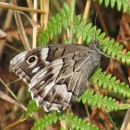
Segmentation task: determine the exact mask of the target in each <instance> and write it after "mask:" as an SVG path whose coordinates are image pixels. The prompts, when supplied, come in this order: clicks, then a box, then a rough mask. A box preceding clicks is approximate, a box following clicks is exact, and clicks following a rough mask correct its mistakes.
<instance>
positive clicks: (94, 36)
mask: <svg viewBox="0 0 130 130" xmlns="http://www.w3.org/2000/svg"><path fill="white" fill-rule="evenodd" d="M96 22H97V12H96V16H95V21H94V25H95V31H94V35H93V41H94V40H95V38H96V29H97V26H96Z"/></svg>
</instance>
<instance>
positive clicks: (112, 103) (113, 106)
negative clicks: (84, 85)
mask: <svg viewBox="0 0 130 130" xmlns="http://www.w3.org/2000/svg"><path fill="white" fill-rule="evenodd" d="M81 100H82V103H83V104H85V103H86V102H87V104H88V105H91V106H92V107H94V106H97V107H98V108H101V107H102V106H104V107H105V108H106V109H107V110H108V111H117V110H120V109H127V108H129V107H130V104H123V105H120V104H118V103H117V101H116V100H115V99H113V98H112V97H107V96H103V95H101V94H97V93H96V94H95V93H94V91H91V90H86V91H85V92H84V93H83V94H82V96H81V97H80V98H79V100H78V101H81Z"/></svg>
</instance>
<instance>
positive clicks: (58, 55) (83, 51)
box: [10, 42, 101, 112]
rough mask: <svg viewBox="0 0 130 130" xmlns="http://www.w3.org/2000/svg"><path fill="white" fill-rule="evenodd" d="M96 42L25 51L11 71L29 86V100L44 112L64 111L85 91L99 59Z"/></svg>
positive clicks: (17, 58) (15, 60) (16, 60)
mask: <svg viewBox="0 0 130 130" xmlns="http://www.w3.org/2000/svg"><path fill="white" fill-rule="evenodd" d="M97 44H98V43H97V42H96V43H92V44H91V45H90V47H87V46H84V45H76V44H73V45H52V46H46V47H42V48H36V49H32V50H30V51H25V52H22V53H20V54H19V55H17V56H16V57H14V58H13V59H12V60H11V62H10V66H11V69H12V71H13V72H14V73H15V74H16V75H18V76H19V77H20V78H22V79H23V80H24V81H25V82H26V83H27V84H29V90H30V92H31V96H32V97H33V98H34V99H35V100H36V102H37V104H38V105H42V106H43V107H44V109H45V111H47V112H48V111H50V110H57V111H58V112H61V111H63V110H65V109H66V108H67V107H68V106H69V104H70V103H72V102H75V101H76V100H77V98H78V97H79V95H81V94H82V93H83V91H84V89H85V84H86V81H87V80H88V78H89V77H90V75H91V73H92V72H93V70H94V68H95V67H96V66H98V65H99V61H100V58H101V55H100V50H99V49H98V48H97Z"/></svg>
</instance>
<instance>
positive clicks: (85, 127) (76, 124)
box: [32, 111, 98, 130]
mask: <svg viewBox="0 0 130 130" xmlns="http://www.w3.org/2000/svg"><path fill="white" fill-rule="evenodd" d="M61 120H65V121H66V122H67V123H68V124H69V125H70V127H71V128H72V130H75V129H76V130H98V127H96V126H95V125H93V124H90V123H87V122H86V121H85V120H82V119H81V118H78V117H77V116H74V115H73V114H72V113H70V114H68V115H67V114H64V113H62V114H61V113H57V112H56V111H52V112H51V113H49V114H48V115H45V116H44V117H43V118H42V119H40V120H38V121H36V122H35V124H34V127H33V128H32V129H33V130H44V129H46V128H47V127H49V126H50V125H52V124H54V123H56V122H57V121H61Z"/></svg>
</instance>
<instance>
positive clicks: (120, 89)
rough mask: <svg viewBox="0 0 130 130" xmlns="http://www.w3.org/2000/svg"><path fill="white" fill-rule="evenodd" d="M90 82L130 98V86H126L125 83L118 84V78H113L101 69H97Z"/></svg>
mask: <svg viewBox="0 0 130 130" xmlns="http://www.w3.org/2000/svg"><path fill="white" fill-rule="evenodd" d="M90 80H91V82H93V83H97V84H98V85H99V87H102V88H103V89H107V90H108V91H109V92H113V93H115V94H119V95H121V96H123V97H125V98H126V97H127V98H130V88H129V85H126V84H125V83H124V82H121V83H116V77H112V75H111V74H106V72H101V69H97V70H96V71H95V72H94V74H93V75H92V76H91V77H90Z"/></svg>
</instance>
